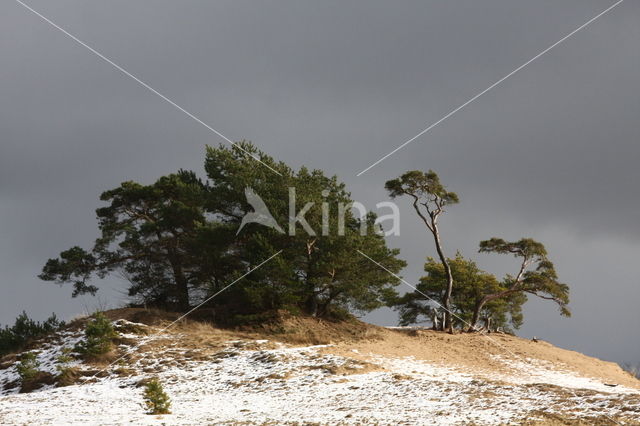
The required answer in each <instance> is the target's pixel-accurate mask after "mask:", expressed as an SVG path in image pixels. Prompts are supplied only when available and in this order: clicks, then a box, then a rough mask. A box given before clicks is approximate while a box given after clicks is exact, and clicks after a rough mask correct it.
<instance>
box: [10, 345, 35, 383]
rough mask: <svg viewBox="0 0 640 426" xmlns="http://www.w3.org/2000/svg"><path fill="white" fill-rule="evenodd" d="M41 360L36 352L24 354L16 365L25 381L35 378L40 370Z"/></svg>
mask: <svg viewBox="0 0 640 426" xmlns="http://www.w3.org/2000/svg"><path fill="white" fill-rule="evenodd" d="M39 368H40V362H39V361H38V356H37V355H36V353H35V352H27V353H25V354H22V356H21V357H20V362H19V363H18V365H17V366H16V369H17V370H18V374H19V375H20V378H21V379H22V381H23V382H27V381H29V380H32V379H34V378H35V377H36V376H37V375H38V373H39V372H40V371H39V370H38V369H39Z"/></svg>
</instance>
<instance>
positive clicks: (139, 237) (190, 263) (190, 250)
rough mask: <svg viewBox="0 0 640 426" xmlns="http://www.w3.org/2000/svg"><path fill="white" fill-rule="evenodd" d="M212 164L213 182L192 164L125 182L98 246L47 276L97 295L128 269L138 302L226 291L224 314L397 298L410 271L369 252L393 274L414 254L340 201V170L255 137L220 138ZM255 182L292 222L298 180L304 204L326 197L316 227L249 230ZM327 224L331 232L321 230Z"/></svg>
mask: <svg viewBox="0 0 640 426" xmlns="http://www.w3.org/2000/svg"><path fill="white" fill-rule="evenodd" d="M255 158H258V159H259V160H260V161H261V162H262V163H264V164H266V165H267V166H269V167H264V166H262V165H260V164H259V163H258V162H256V160H255ZM270 169H271V170H270ZM205 171H206V175H207V178H206V179H204V180H203V179H200V178H198V177H197V175H196V174H195V173H194V172H191V171H184V170H181V171H179V172H178V173H175V174H171V175H168V176H163V177H161V178H160V179H158V180H157V181H156V182H155V183H153V184H150V185H143V184H140V183H136V182H124V183H122V184H121V185H120V186H119V187H117V188H114V189H111V190H109V191H106V192H104V193H103V194H102V195H101V197H100V199H101V200H102V201H103V202H105V203H106V204H107V205H106V206H104V207H101V208H98V209H97V211H96V213H97V217H98V221H99V223H98V227H99V230H100V237H99V238H98V239H97V240H96V241H95V243H94V245H93V247H92V248H90V249H85V248H81V247H78V246H76V247H72V248H70V249H68V250H65V251H63V252H62V253H60V255H59V257H58V258H55V259H49V261H48V262H47V263H46V265H45V266H44V268H43V271H42V274H41V275H40V278H42V279H43V280H47V281H55V282H57V283H71V284H73V295H74V296H76V295H79V294H83V293H90V294H94V293H95V292H96V291H97V290H98V288H97V287H96V285H95V284H94V281H95V279H96V278H104V277H106V276H107V275H109V274H112V273H118V274H119V275H120V276H124V277H126V279H127V280H128V282H129V283H130V285H129V289H128V292H129V296H130V297H131V298H133V300H134V303H137V304H144V305H146V306H156V307H160V308H164V309H171V310H180V311H186V310H188V309H190V308H191V307H192V306H194V305H196V304H198V303H200V302H201V301H203V300H206V299H207V298H209V297H210V296H211V295H214V294H218V293H219V294H218V295H217V296H216V297H215V298H213V299H212V300H211V301H210V302H208V303H207V305H206V308H210V311H211V312H213V313H214V315H215V316H216V320H224V319H230V318H240V317H242V316H249V317H251V316H255V315H260V314H263V313H266V312H272V311H274V310H279V309H288V310H292V311H295V312H303V313H306V314H311V315H316V316H322V317H326V316H332V315H334V316H335V315H342V314H344V313H345V312H354V311H355V312H366V311H370V310H373V309H376V308H378V307H381V306H383V305H385V304H387V303H388V302H389V300H391V299H393V298H394V297H396V296H397V293H396V291H395V286H397V285H398V280H397V279H396V278H395V277H393V276H390V275H388V274H382V273H380V271H379V270H377V269H376V268H372V267H371V264H370V263H369V261H368V260H366V259H363V258H362V257H361V256H358V254H357V250H362V251H363V252H366V253H368V255H369V256H371V257H372V258H373V259H375V260H376V261H378V262H380V263H382V264H384V265H385V266H386V267H387V268H388V269H389V270H391V271H393V272H399V271H400V270H401V269H402V268H403V267H404V266H405V262H404V261H402V260H400V259H399V258H398V254H399V252H398V250H396V249H390V248H388V247H387V246H386V243H385V240H384V238H383V236H381V235H380V234H379V233H377V232H374V225H375V224H374V222H375V216H374V215H372V214H370V215H368V216H366V217H364V218H359V217H355V215H354V214H353V213H352V212H351V209H346V211H341V212H338V211H337V209H338V206H339V204H343V205H348V204H349V203H350V202H351V201H352V200H351V198H350V194H349V193H348V192H347V191H346V189H345V186H344V184H343V183H341V182H339V181H338V180H337V178H336V177H335V176H333V177H329V176H325V174H324V173H323V172H322V171H320V170H308V169H306V168H301V169H299V170H297V171H296V170H293V169H292V168H291V167H289V166H287V165H286V164H284V163H282V162H276V161H274V159H272V158H271V157H269V156H268V155H266V154H264V153H263V152H261V151H259V150H258V149H256V148H255V146H253V145H252V144H251V143H247V142H243V143H240V144H238V145H236V146H233V147H231V148H227V147H224V146H220V147H217V148H212V147H208V148H207V154H206V160H205ZM274 171H276V172H277V173H274ZM246 188H251V189H252V191H253V192H254V193H255V194H258V195H259V196H260V197H261V199H262V200H263V201H264V203H265V204H266V205H267V206H268V208H269V210H270V212H271V214H272V215H273V217H274V219H275V220H276V222H277V223H279V224H282V225H283V226H285V227H286V224H288V223H289V217H290V214H291V213H290V206H289V191H290V188H295V191H296V192H295V197H296V204H297V206H298V209H300V208H301V207H302V206H304V205H306V204H307V203H309V202H313V203H314V204H313V206H312V207H311V208H310V209H309V210H308V211H307V212H306V213H305V219H306V222H307V223H308V224H309V227H310V228H311V229H313V230H314V231H315V232H314V233H315V235H311V234H312V233H309V232H306V231H305V230H303V229H302V228H301V227H300V224H297V227H298V229H297V232H295V235H293V233H292V232H281V230H278V229H273V228H269V227H266V226H261V225H259V224H248V225H247V226H246V227H244V228H243V229H242V231H241V232H240V233H239V234H238V230H239V228H240V224H241V221H242V218H243V217H244V215H245V214H246V213H249V212H252V211H253V208H252V206H251V205H249V204H248V203H247V199H246V195H245V189H246ZM323 205H324V206H328V208H329V211H326V210H324V211H323V207H322V206H323ZM325 209H326V207H325ZM338 222H340V223H338ZM323 224H324V226H325V227H328V229H329V232H328V233H327V232H321V230H322V229H323ZM375 226H378V225H375ZM361 227H365V228H366V229H367V232H364V233H362V232H361ZM339 229H342V230H343V231H344V232H340V234H341V235H339V233H338V232H337V231H338V230H339ZM342 234H343V235H342ZM277 252H280V254H279V255H278V256H276V257H275V258H274V259H273V260H271V261H270V262H267V263H265V264H264V265H263V266H262V267H260V268H259V269H257V270H255V271H253V272H252V273H250V274H248V275H247V276H246V277H244V278H242V280H240V281H238V282H237V283H236V284H234V285H233V286H231V287H229V288H228V289H225V287H227V286H228V284H229V283H232V282H234V281H235V280H237V279H238V278H240V277H242V276H243V275H245V274H246V273H247V272H248V271H249V270H251V268H252V267H254V266H256V265H258V264H260V263H261V262H263V261H264V260H265V259H268V258H269V257H270V256H272V255H274V254H275V253H277ZM223 289H225V291H223V292H221V290H223Z"/></svg>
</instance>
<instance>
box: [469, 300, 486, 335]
mask: <svg viewBox="0 0 640 426" xmlns="http://www.w3.org/2000/svg"><path fill="white" fill-rule="evenodd" d="M486 303H487V298H486V297H483V298H482V299H480V300H479V301H478V303H476V306H475V307H474V308H473V317H472V318H471V325H470V326H469V331H476V327H477V325H478V321H480V312H481V311H482V308H483V307H484V305H485V304H486Z"/></svg>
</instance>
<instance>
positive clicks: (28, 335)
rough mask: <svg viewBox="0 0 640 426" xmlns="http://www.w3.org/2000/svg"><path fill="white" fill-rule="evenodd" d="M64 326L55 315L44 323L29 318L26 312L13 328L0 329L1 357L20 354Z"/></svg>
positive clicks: (18, 318) (20, 316) (17, 319)
mask: <svg viewBox="0 0 640 426" xmlns="http://www.w3.org/2000/svg"><path fill="white" fill-rule="evenodd" d="M63 326H64V322H62V321H60V320H58V318H57V317H56V316H55V314H52V315H51V316H50V317H49V318H48V319H47V320H45V321H43V322H38V321H34V320H32V319H31V318H29V316H28V315H27V313H26V312H22V314H20V315H19V316H18V317H17V318H16V321H15V323H14V324H13V326H11V327H9V326H5V327H4V328H3V329H0V356H2V355H6V354H9V353H15V352H19V351H20V350H22V349H24V348H25V347H26V346H27V345H28V344H29V342H31V341H33V340H34V339H37V338H40V337H43V336H46V335H47V334H49V333H52V332H54V331H56V330H59V329H60V328H62V327H63Z"/></svg>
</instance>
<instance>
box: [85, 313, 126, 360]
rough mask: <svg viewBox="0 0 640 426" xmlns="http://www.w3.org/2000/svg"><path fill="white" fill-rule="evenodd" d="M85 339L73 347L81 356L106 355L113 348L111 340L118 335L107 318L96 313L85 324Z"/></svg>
mask: <svg viewBox="0 0 640 426" xmlns="http://www.w3.org/2000/svg"><path fill="white" fill-rule="evenodd" d="M84 336H85V339H84V340H83V341H82V342H80V343H78V344H77V345H76V346H75V348H74V349H75V350H76V351H77V352H79V353H81V354H82V355H86V356H96V355H102V354H106V353H107V352H110V351H111V349H112V348H113V342H112V341H113V339H115V338H116V337H118V333H116V331H115V330H114V328H113V324H112V323H111V321H109V318H107V317H106V316H104V314H103V313H101V312H98V313H97V314H94V315H93V319H91V321H89V322H88V323H87V327H86V328H85V330H84Z"/></svg>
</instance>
